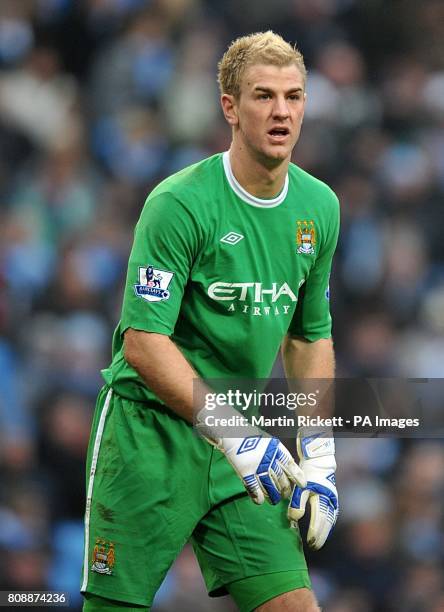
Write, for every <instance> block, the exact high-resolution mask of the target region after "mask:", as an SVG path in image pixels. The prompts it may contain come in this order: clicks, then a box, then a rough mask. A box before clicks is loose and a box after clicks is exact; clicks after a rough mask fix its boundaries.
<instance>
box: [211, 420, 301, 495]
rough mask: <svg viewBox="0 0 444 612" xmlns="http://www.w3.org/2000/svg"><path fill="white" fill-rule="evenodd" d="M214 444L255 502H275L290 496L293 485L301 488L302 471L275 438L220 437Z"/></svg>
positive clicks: (258, 436) (260, 436) (259, 436)
mask: <svg viewBox="0 0 444 612" xmlns="http://www.w3.org/2000/svg"><path fill="white" fill-rule="evenodd" d="M217 447H218V448H219V449H220V450H221V451H222V452H223V453H224V455H225V457H226V458H227V459H228V461H229V462H230V463H231V465H232V467H233V468H234V470H235V471H236V472H237V474H238V475H239V476H240V478H241V479H242V480H243V483H244V485H245V488H246V489H247V492H248V494H249V496H250V497H251V499H252V500H253V501H254V502H255V503H256V504H263V503H264V500H265V499H266V500H268V501H269V502H270V503H271V504H277V503H279V502H280V500H281V499H282V498H284V499H286V498H288V497H290V495H291V487H292V485H294V484H296V485H298V486H299V487H305V485H306V480H305V476H304V474H303V472H302V470H301V469H300V468H299V467H298V465H297V464H296V463H295V461H294V460H293V457H292V456H291V455H290V453H289V452H288V450H287V449H286V448H285V446H284V445H283V444H282V443H281V442H279V440H278V439H277V438H268V437H264V436H262V435H260V432H258V435H256V436H249V437H247V438H221V439H220V441H219V443H218V444H217Z"/></svg>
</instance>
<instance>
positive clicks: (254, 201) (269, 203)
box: [222, 151, 288, 208]
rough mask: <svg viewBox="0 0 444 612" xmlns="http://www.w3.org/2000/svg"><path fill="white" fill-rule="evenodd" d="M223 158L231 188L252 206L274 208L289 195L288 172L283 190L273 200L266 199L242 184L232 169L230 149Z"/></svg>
mask: <svg viewBox="0 0 444 612" xmlns="http://www.w3.org/2000/svg"><path fill="white" fill-rule="evenodd" d="M222 160H223V164H224V171H225V176H226V178H227V181H228V183H229V185H230V187H231V189H232V190H233V191H234V193H235V194H236V195H237V196H238V197H239V198H240V199H241V200H243V201H244V202H246V203H247V204H250V206H256V207H258V208H274V207H275V206H279V204H281V203H282V202H283V201H284V200H285V198H286V197H287V193H288V173H287V174H286V175H285V182H284V187H283V188H282V191H281V192H280V194H279V195H278V196H276V197H275V198H272V199H271V200H266V199H263V198H257V197H256V196H254V195H251V193H248V191H246V190H245V189H244V188H243V187H242V185H241V184H240V183H239V182H238V181H237V180H236V178H235V176H234V174H233V171H232V169H231V163H230V155H229V151H225V153H223V154H222Z"/></svg>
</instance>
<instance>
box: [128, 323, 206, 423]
mask: <svg viewBox="0 0 444 612" xmlns="http://www.w3.org/2000/svg"><path fill="white" fill-rule="evenodd" d="M124 351H125V353H124V354H125V359H126V361H127V362H128V363H129V364H130V366H132V367H133V368H134V369H135V370H136V372H137V373H138V374H139V376H140V377H141V378H142V380H143V381H144V382H145V383H146V384H147V385H148V387H149V388H150V389H152V390H153V391H154V393H155V394H156V395H157V396H158V397H159V398H160V399H161V400H162V401H163V402H165V404H166V405H167V406H168V407H169V408H171V409H172V410H173V411H174V412H175V413H176V414H178V415H179V416H181V417H182V418H183V419H185V420H187V421H189V422H190V423H192V422H193V415H194V414H195V408H194V402H193V380H194V381H195V380H196V379H197V378H198V375H197V374H196V372H195V371H194V370H193V368H192V367H191V365H190V364H189V363H188V361H187V360H186V359H185V357H184V356H183V355H182V353H181V352H180V350H179V349H178V348H177V346H176V345H175V344H174V342H173V341H172V340H170V338H169V336H165V335H163V334H155V333H149V332H144V331H137V330H135V329H127V330H126V332H125V336H124ZM196 408H198V407H197V406H196Z"/></svg>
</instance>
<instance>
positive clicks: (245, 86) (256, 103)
mask: <svg viewBox="0 0 444 612" xmlns="http://www.w3.org/2000/svg"><path fill="white" fill-rule="evenodd" d="M304 107H305V84H304V79H303V77H302V74H301V72H300V71H299V69H298V68H297V66H295V65H294V64H291V65H289V66H284V67H278V66H268V65H264V64H257V65H253V66H250V67H249V68H247V69H246V71H245V74H244V76H243V79H242V82H241V93H240V96H239V99H237V100H234V102H233V110H234V117H235V118H234V121H233V122H231V121H230V123H232V125H233V127H234V131H235V138H236V139H238V142H239V140H240V142H239V144H241V145H242V144H243V145H244V146H246V147H247V148H248V149H249V150H250V152H251V153H252V154H253V155H254V157H256V158H257V159H260V160H261V161H266V162H267V163H268V164H270V163H271V164H273V162H274V163H280V162H281V161H283V160H285V159H288V160H289V159H290V156H291V152H292V150H293V148H294V146H295V144H296V142H297V141H298V138H299V134H300V131H301V124H302V118H303V116H304Z"/></svg>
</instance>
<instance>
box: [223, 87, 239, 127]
mask: <svg viewBox="0 0 444 612" xmlns="http://www.w3.org/2000/svg"><path fill="white" fill-rule="evenodd" d="M220 103H221V106H222V111H223V113H224V117H225V119H226V120H227V122H228V123H229V124H230V125H231V127H234V126H235V125H237V124H238V123H239V118H238V115H237V101H236V98H235V97H234V96H232V95H231V94H222V96H221V98H220Z"/></svg>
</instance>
